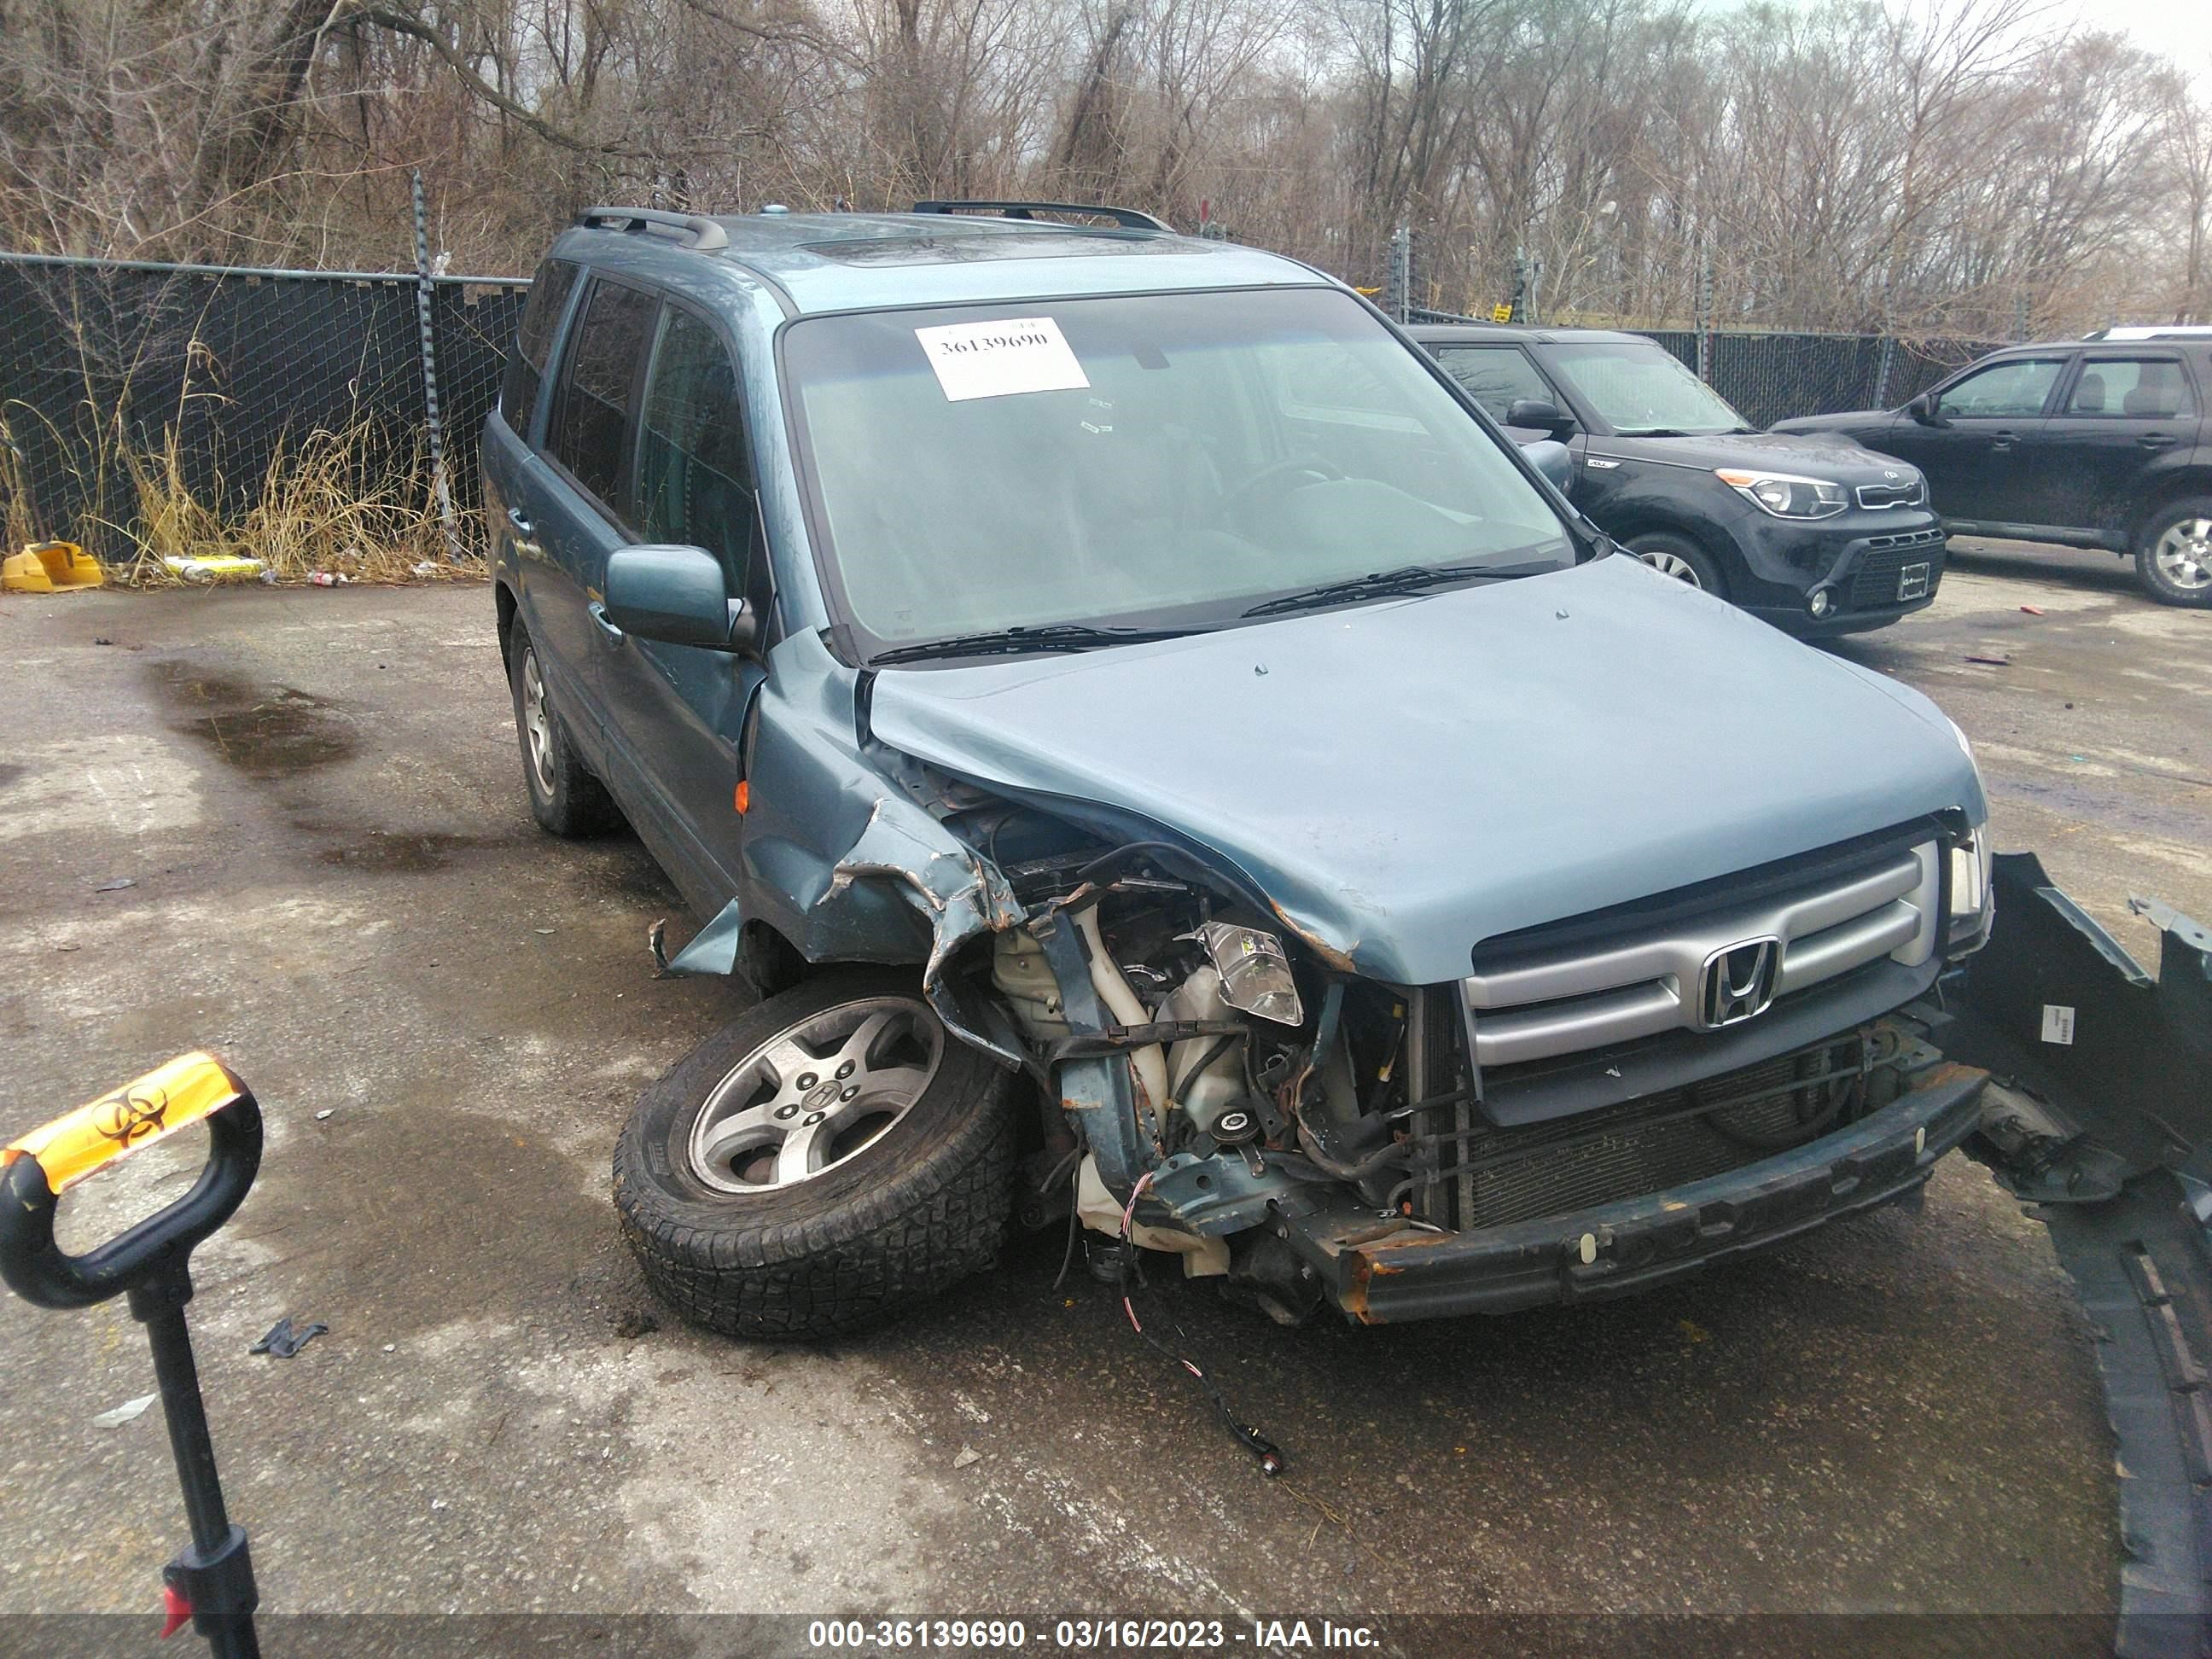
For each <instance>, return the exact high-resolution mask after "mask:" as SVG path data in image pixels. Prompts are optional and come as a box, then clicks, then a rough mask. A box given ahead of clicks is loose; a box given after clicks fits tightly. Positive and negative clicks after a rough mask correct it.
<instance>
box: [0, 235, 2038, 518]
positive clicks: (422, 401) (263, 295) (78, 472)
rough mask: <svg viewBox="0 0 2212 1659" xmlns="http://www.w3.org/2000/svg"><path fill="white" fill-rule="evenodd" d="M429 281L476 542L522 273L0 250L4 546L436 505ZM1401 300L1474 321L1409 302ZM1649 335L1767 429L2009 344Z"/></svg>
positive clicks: (451, 478)
mask: <svg viewBox="0 0 2212 1659" xmlns="http://www.w3.org/2000/svg"><path fill="white" fill-rule="evenodd" d="M424 283H428V286H429V289H430V306H429V315H430V343H431V346H432V353H431V356H432V358H433V359H434V360H435V389H436V398H435V404H436V407H437V409H438V410H439V416H440V419H441V425H442V435H443V439H444V444H443V448H444V452H445V455H446V465H447V484H448V489H449V492H450V495H451V499H452V501H453V522H452V524H451V525H450V526H448V532H449V535H450V536H451V537H452V538H453V545H455V546H456V547H458V548H459V549H462V550H467V549H470V548H472V547H474V546H475V544H476V543H477V538H478V533H479V532H478V530H477V525H478V523H479V519H480V515H479V513H478V512H477V507H478V506H479V503H480V499H481V498H480V493H479V489H478V480H477V433H478V431H479V430H480V428H482V427H483V421H484V417H485V416H487V415H489V413H490V412H491V410H492V407H493V405H494V404H495V402H496V401H497V399H498V396H499V383H500V377H501V368H502V366H503V364H504V362H505V358H506V355H507V343H508V342H509V341H510V340H512V339H513V336H514V330H515V326H516V324H517V323H518V321H519V320H520V316H521V311H522V305H523V301H524V300H525V299H526V296H527V295H528V292H529V288H530V283H529V279H528V278H526V277H504V276H431V275H427V274H416V273H401V272H368V271H301V270H241V269H232V268H227V267H214V266H204V265H163V264H137V263H117V262H106V261H94V260H87V259H69V258H52V257H47V256H41V255H29V254H0V528H4V530H5V532H6V538H7V539H8V540H9V542H10V543H20V542H21V541H24V540H28V539H31V538H36V537H57V538H66V539H70V540H76V541H80V542H83V543H85V544H87V545H88V546H89V547H91V548H93V550H94V551H95V552H98V553H100V555H101V556H103V557H109V558H112V557H117V556H123V555H125V554H126V553H127V552H128V551H129V550H130V549H129V548H128V547H127V546H123V545H118V543H129V542H131V540H132V539H133V538H136V537H137V536H138V535H139V534H140V533H141V532H143V530H144V528H145V526H146V522H147V518H148V515H149V513H159V512H162V511H167V510H170V509H171V507H173V504H174V503H175V502H177V501H179V500H189V501H192V502H195V503H197V504H198V505H199V506H201V507H204V508H205V510H206V511H207V512H208V513H210V515H212V516H213V517H215V518H216V519H238V518H241V517H243V516H244V515H245V514H246V513H249V512H250V511H251V510H252V508H253V507H254V504H255V503H256V501H258V500H259V499H260V498H261V497H262V496H263V495H264V492H266V491H267V490H268V489H270V488H271V483H272V479H273V478H274V477H278V476H280V475H281V474H282V473H283V470H284V468H285V466H286V465H289V464H290V463H291V461H292V460H293V459H294V458H296V457H297V456H298V455H299V454H300V453H301V446H302V445H303V444H306V443H307V442H309V441H311V439H313V438H314V436H315V435H318V434H322V435H332V438H333V439H334V440H336V441H337V442H338V443H339V444H340V445H341V446H342V448H343V464H344V465H345V466H346V467H347V468H349V469H351V470H352V471H353V474H354V476H356V477H358V478H359V479H360V480H361V481H362V483H363V486H364V488H367V487H368V486H369V483H370V481H371V480H374V483H375V487H376V488H379V489H384V490H386V491H390V490H392V489H393V488H394V483H395V480H396V481H397V483H398V489H400V490H401V492H402V493H404V495H406V496H407V497H408V498H409V499H410V500H412V501H418V502H420V503H421V504H422V510H424V511H425V512H430V511H435V510H436V506H435V504H436V501H437V496H436V492H435V479H434V477H433V476H432V472H431V467H430V462H429V448H430V446H429V445H428V441H427V440H428V434H429V428H428V419H429V410H430V408H431V406H432V399H431V398H430V396H429V392H430V382H429V379H428V374H429V370H430V365H429V364H428V363H427V362H425V358H424V353H423V342H422V328H421V323H420V317H419V310H418V307H419V305H420V292H421V288H422V284H424ZM1394 297H1395V296H1394ZM1393 308H1394V309H1395V308H1396V307H1393ZM1404 314H1405V315H1406V317H1407V320H1409V321H1414V322H1472V321H1478V320H1482V319H1474V318H1469V317H1464V316H1462V315H1459V314H1457V313H1450V312H1439V311H1427V310H1422V309H1419V308H1418V307H1411V306H1407V307H1405V308H1404ZM1639 332H1644V333H1646V334H1648V335H1649V336H1650V338H1652V339H1654V340H1656V341H1657V342H1658V343H1660V344H1661V345H1662V346H1664V347H1665V348H1666V349H1668V351H1670V352H1672V353H1673V354H1674V356H1676V357H1678V358H1680V360H1681V361H1682V362H1684V363H1685V364H1686V365H1688V366H1689V367H1690V368H1692V370H1693V371H1694V370H1696V369H1697V368H1698V367H1699V361H1700V359H1701V358H1702V359H1703V361H1704V362H1705V374H1706V378H1707V379H1708V380H1710V381H1711V385H1712V386H1713V387H1714V389H1715V390H1716V391H1717V392H1720V394H1721V395H1722V396H1723V397H1724V398H1727V399H1728V400H1729V402H1730V403H1731V404H1735V407H1736V408H1737V409H1738V410H1741V411H1742V413H1743V415H1744V416H1745V418H1746V419H1747V420H1748V421H1750V422H1752V423H1753V425H1756V426H1760V427H1764V426H1765V425H1767V424H1769V423H1770V422H1774V421H1777V420H1780V419H1782V418H1784V416H1790V415H1812V414H1825V413H1829V412H1832V411H1834V410H1845V409H1869V408H1894V407H1896V406H1897V405H1898V404H1900V403H1903V402H1904V401H1905V399H1906V398H1910V397H1911V396H1913V395H1914V394H1915V393H1917V392H1922V391H1924V390H1926V389H1927V388H1928V387H1929V386H1933V385H1934V384H1936V382H1937V381H1938V380H1942V378H1943V377H1944V376H1945V375H1947V374H1949V373H1951V372H1952V371H1953V370H1954V369H1955V368H1960V367H1962V366H1963V365H1965V364H1966V363H1968V362H1972V361H1973V360H1974V359H1976V358H1978V357H1979V356H1984V355H1985V354H1986V353H1988V352H1990V351H1991V350H1993V349H1996V346H1997V345H1998V344H1999V342H1995V341H1984V340H1954V339H1930V340H1907V339H1903V338H1896V337H1883V336H1874V335H1832V334H1784V333H1763V332H1745V331H1712V330H1707V331H1700V330H1697V329H1654V330H1642V331H1639ZM1701 347H1702V350H1701V349H1700V348H1701Z"/></svg>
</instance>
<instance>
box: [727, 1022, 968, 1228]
mask: <svg viewBox="0 0 2212 1659" xmlns="http://www.w3.org/2000/svg"><path fill="white" fill-rule="evenodd" d="M944 1047H945V1037H944V1028H943V1027H941V1026H940V1025H939V1024H938V1022H937V1017H936V1016H935V1015H934V1014H933V1013H932V1012H930V1011H929V1009H928V1007H927V1006H926V1005H924V1004H923V1003H921V1002H919V1001H917V1000H914V999H912V998H909V997H872V998H869V999H867V1000H864V1001H859V1002H845V1003H840V1004H838V1005H837V1006H835V1007H832V1008H826V1009H823V1011H822V1012H819V1013H816V1014H811V1015H809V1016H808V1017H807V1018H805V1019H802V1020H800V1021H799V1022H798V1023H797V1024H793V1025H790V1026H787V1027H786V1028H785V1029H784V1030H781V1031H780V1032H778V1033H777V1034H776V1035H775V1036H773V1037H771V1038H769V1040H768V1041H767V1042H764V1043H763V1044H762V1045H761V1046H760V1047H759V1048H756V1049H754V1050H753V1051H752V1053H750V1054H747V1055H746V1056H745V1057H744V1059H743V1060H739V1061H738V1063H737V1065H735V1066H732V1067H731V1068H730V1070H729V1071H728V1072H726V1073H724V1074H723V1076H722V1079H721V1080H720V1082H718V1083H717V1084H715V1085H714V1088H713V1089H712V1090H711V1091H709V1092H708V1096H707V1101H706V1104H705V1105H704V1106H702V1108H701V1109H700V1112H699V1116H698V1119H697V1121H696V1122H695V1123H694V1124H693V1126H692V1129H691V1139H690V1164H691V1173H692V1174H693V1175H694V1176H696V1177H697V1178H698V1179H699V1180H701V1181H702V1182H705V1183H706V1184H707V1185H708V1186H709V1187H712V1188H714V1189H715V1190H716V1191H717V1192H724V1193H763V1192H774V1191H776V1190H777V1189H779V1188H785V1187H791V1186H795V1185H796V1184H798V1183H799V1182H802V1181H811V1180H812V1179H813V1178H814V1177H815V1176H818V1175H822V1174H823V1173H825V1172H826V1171H828V1170H834V1169H836V1167H837V1166H838V1165H839V1164H843V1163H845V1162H846V1161H847V1160H848V1159H849V1158H853V1157H854V1155H855V1154H856V1153H858V1152H860V1151H861V1150H862V1149H863V1148H865V1147H866V1146H868V1145H870V1144H871V1143H872V1142H873V1141H874V1140H876V1139H878V1137H879V1136H881V1135H882V1134H883V1133H884V1131H885V1130H887V1129H889V1128H890V1127H891V1125H892V1124H894V1123H896V1122H897V1121H898V1120H899V1119H900V1118H902V1117H903V1116H905V1115H906V1114H907V1112H908V1109H911V1108H912V1106H913V1105H914V1103H915V1102H916V1101H917V1100H919V1099H921V1097H922V1093H923V1091H925V1090H927V1088H928V1087H929V1082H930V1079H932V1078H933V1077H934V1076H935V1075H936V1074H937V1063H938V1060H939V1057H940V1056H941V1055H942V1054H943V1053H944Z"/></svg>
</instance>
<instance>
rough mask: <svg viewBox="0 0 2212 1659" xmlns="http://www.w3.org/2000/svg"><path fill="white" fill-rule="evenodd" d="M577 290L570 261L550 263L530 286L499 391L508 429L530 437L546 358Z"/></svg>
mask: <svg viewBox="0 0 2212 1659" xmlns="http://www.w3.org/2000/svg"><path fill="white" fill-rule="evenodd" d="M575 286H576V267H575V266H574V265H572V264H569V263H568V261H567V260H566V259H548V260H546V261H545V263H544V264H541V265H539V266H538V275H537V276H536V278H535V279H533V280H532V283H531V284H530V298H529V299H528V301H526V302H525V303H524V305H523V307H522V326H521V328H520V330H519V331H517V332H516V335H515V339H514V349H513V350H512V351H510V352H508V353H507V378H506V380H504V381H502V382H501V386H500V389H499V412H500V413H501V415H504V416H506V417H507V425H508V426H510V427H512V428H514V430H515V431H517V432H519V433H520V434H521V435H523V436H524V437H528V436H529V435H530V416H531V415H532V411H534V410H536V409H537V407H538V386H539V384H540V383H541V382H542V381H543V380H544V378H545V354H546V353H547V352H548V351H549V350H550V349H551V348H552V345H553V331H554V330H555V329H556V328H557V327H559V326H560V324H561V313H562V312H563V311H564V310H566V309H567V308H568V290H569V289H572V288H574V287H575Z"/></svg>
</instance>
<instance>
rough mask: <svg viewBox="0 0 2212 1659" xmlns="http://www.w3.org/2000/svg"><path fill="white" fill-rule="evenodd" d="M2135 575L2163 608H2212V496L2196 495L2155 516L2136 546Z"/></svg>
mask: <svg viewBox="0 0 2212 1659" xmlns="http://www.w3.org/2000/svg"><path fill="white" fill-rule="evenodd" d="M2136 574H2137V575H2138V576H2140V577H2142V585H2143V586H2145V587H2146V588H2148V589H2149V590H2150V596H2151V598H2153V599H2156V600H2158V601H2159V602H2160V604H2162V605H2190V606H2192V607H2194V608H2196V609H2198V610H2203V609H2207V608H2212V495H2192V496H2191V497H2190V498H2188V499H2187V500H2185V501H2174V502H2172V503H2171V504H2169V505H2167V506H2166V507H2160V509H2159V510H2158V511H2157V512H2156V513H2153V514H2152V515H2151V520H2150V522H2149V523H2148V524H2147V525H2145V526H2143V532H2142V536H2141V537H2140V538H2137V540H2136Z"/></svg>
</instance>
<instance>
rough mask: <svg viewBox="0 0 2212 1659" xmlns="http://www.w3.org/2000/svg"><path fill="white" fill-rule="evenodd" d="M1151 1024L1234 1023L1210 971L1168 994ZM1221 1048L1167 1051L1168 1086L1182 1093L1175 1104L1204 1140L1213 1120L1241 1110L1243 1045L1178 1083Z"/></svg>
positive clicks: (1192, 1044) (1207, 1042)
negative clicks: (1202, 1133) (1233, 1109)
mask: <svg viewBox="0 0 2212 1659" xmlns="http://www.w3.org/2000/svg"><path fill="white" fill-rule="evenodd" d="M1155 1018H1158V1019H1160V1020H1162V1021H1170V1020H1183V1019H1232V1020H1233V1019H1235V1018H1237V1011H1236V1010H1235V1009H1234V1008H1231V1006H1229V1003H1228V1000H1227V999H1226V998H1225V997H1224V996H1223V995H1222V986H1221V975H1220V974H1219V973H1218V971H1217V970H1216V969H1212V968H1199V969H1194V970H1193V971H1192V973H1191V975H1190V977H1189V978H1188V979H1186V980H1184V981H1183V982H1182V984H1180V985H1178V986H1176V987H1175V989H1174V990H1172V991H1170V993H1169V994H1167V996H1166V998H1165V999H1164V1000H1162V1002H1161V1003H1160V1006H1159V1012H1158V1014H1157V1015H1156V1016H1155ZM1219 1042H1221V1039H1220V1038H1219V1037H1211V1036H1206V1037H1188V1038H1186V1039H1184V1040H1183V1041H1182V1042H1178V1043H1176V1044H1175V1045H1174V1046H1173V1047H1172V1048H1170V1049H1169V1050H1168V1078H1169V1080H1170V1085H1174V1084H1176V1083H1181V1084H1182V1092H1181V1093H1180V1094H1179V1095H1178V1096H1177V1097H1176V1105H1178V1106H1180V1107H1182V1109H1183V1111H1184V1112H1185V1113H1186V1114H1187V1115H1188V1116H1189V1118H1190V1120H1191V1121H1192V1122H1194V1123H1195V1124H1197V1125H1198V1127H1200V1128H1201V1129H1204V1130H1205V1131H1206V1132H1207V1133H1209V1134H1210V1133H1212V1130H1213V1121H1214V1119H1216V1118H1217V1117H1218V1116H1220V1115H1221V1114H1222V1113H1224V1112H1225V1111H1227V1110H1228V1109H1230V1108H1231V1107H1232V1106H1237V1105H1242V1104H1243V1101H1244V1097H1245V1095H1246V1093H1247V1092H1248V1091H1247V1090H1246V1088H1245V1084H1244V1045H1243V1043H1242V1042H1231V1043H1230V1044H1228V1045H1227V1046H1226V1047H1225V1048H1223V1049H1222V1050H1221V1052H1220V1053H1219V1054H1217V1055H1215V1056H1214V1058H1213V1060H1212V1063H1211V1064H1209V1065H1208V1066H1206V1069H1205V1070H1204V1071H1203V1072H1200V1073H1198V1074H1197V1075H1196V1076H1195V1077H1193V1078H1191V1079H1189V1080H1188V1082H1185V1081H1183V1078H1184V1073H1187V1072H1188V1071H1189V1070H1190V1068H1191V1067H1192V1066H1195V1065H1197V1064H1198V1063H1199V1061H1200V1060H1201V1059H1203V1058H1204V1057H1205V1055H1206V1051H1207V1050H1208V1049H1210V1048H1213V1047H1214V1046H1215V1045H1216V1044H1218V1043H1219Z"/></svg>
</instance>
